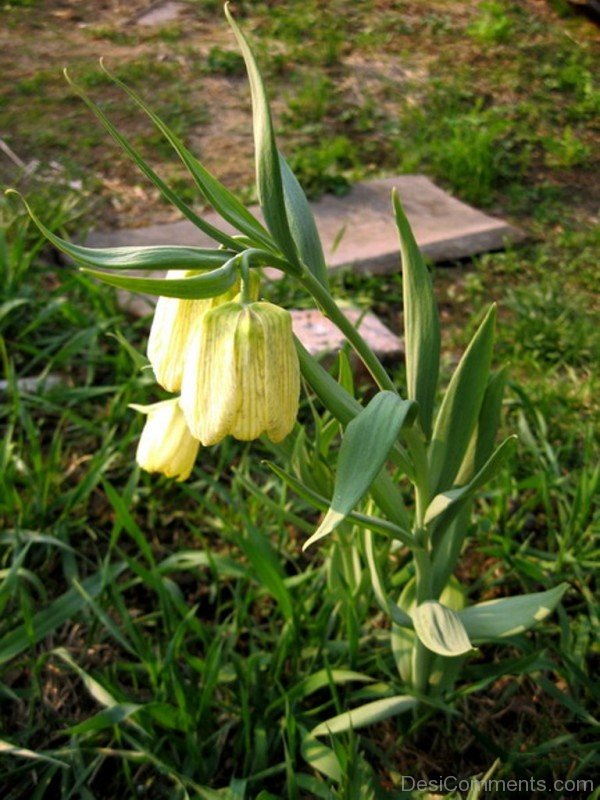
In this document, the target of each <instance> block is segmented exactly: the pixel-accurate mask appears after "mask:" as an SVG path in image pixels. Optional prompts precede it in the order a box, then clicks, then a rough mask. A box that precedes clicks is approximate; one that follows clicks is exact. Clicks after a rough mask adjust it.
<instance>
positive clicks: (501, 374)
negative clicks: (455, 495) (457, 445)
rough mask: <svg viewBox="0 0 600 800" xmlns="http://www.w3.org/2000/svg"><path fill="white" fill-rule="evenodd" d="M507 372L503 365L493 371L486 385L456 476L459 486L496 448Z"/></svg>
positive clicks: (466, 481) (467, 479) (471, 475)
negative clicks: (477, 416) (475, 421)
mask: <svg viewBox="0 0 600 800" xmlns="http://www.w3.org/2000/svg"><path fill="white" fill-rule="evenodd" d="M507 372H508V370H507V368H506V367H503V368H502V369H499V370H498V371H497V372H495V373H493V375H491V376H490V379H489V380H488V383H487V386H486V387H485V393H484V395H483V400H482V402H481V409H480V411H479V418H478V420H477V424H476V426H475V430H474V431H473V435H472V436H471V441H470V442H469V447H468V448H467V452H466V453H465V457H464V459H463V463H462V464H461V465H460V470H459V471H458V475H457V476H456V483H457V484H458V485H459V486H461V485H462V484H464V483H468V482H469V481H470V480H471V478H472V477H473V475H474V474H475V472H477V470H479V469H481V467H482V466H483V465H484V464H485V462H486V461H487V460H488V458H489V457H490V455H491V454H492V452H493V450H494V442H495V441H496V433H497V431H498V427H499V425H500V414H501V412H502V397H503V395H504V388H505V386H506V377H507Z"/></svg>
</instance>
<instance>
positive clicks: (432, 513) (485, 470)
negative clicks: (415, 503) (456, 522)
mask: <svg viewBox="0 0 600 800" xmlns="http://www.w3.org/2000/svg"><path fill="white" fill-rule="evenodd" d="M516 444H517V437H516V436H509V437H508V439H505V440H504V441H503V442H502V444H501V445H500V446H499V447H498V448H497V449H496V451H495V452H494V454H493V455H492V456H491V457H490V458H489V459H488V460H487V462H486V463H485V464H484V465H483V467H482V468H481V469H480V470H479V472H478V473H477V474H476V475H475V476H474V477H473V478H472V479H471V480H470V481H469V483H467V484H466V485H465V486H458V487H457V488H456V489H448V491H446V492H442V493H441V494H437V495H436V496H435V497H434V498H433V500H432V501H431V503H430V504H429V506H428V507H427V510H426V512H425V519H424V523H425V525H429V524H430V523H431V522H433V521H434V520H436V519H437V518H438V517H440V516H441V515H444V520H443V522H447V521H448V519H449V518H450V515H451V514H452V513H457V512H458V510H459V508H460V506H461V505H462V504H463V503H464V502H465V501H466V500H468V499H469V498H470V497H472V496H473V494H474V493H475V492H476V491H477V490H478V489H480V488H481V487H482V486H484V485H485V484H486V483H488V481H491V480H492V479H493V478H495V477H496V475H497V474H498V472H499V471H500V469H501V468H502V466H503V465H504V462H505V461H506V459H507V458H509V457H510V456H511V455H512V454H513V453H514V451H515V447H516Z"/></svg>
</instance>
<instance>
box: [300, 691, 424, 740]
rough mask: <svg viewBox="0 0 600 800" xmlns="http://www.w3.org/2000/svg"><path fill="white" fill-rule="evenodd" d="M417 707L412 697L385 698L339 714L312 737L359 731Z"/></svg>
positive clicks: (314, 729)
mask: <svg viewBox="0 0 600 800" xmlns="http://www.w3.org/2000/svg"><path fill="white" fill-rule="evenodd" d="M417 705H418V701H417V700H416V699H415V698H414V697H411V696H410V695H395V696H393V697H384V698H383V699H382V700H375V701H374V702H372V703H366V705H364V706H359V707H358V708H353V709H351V710H350V711H345V712H344V713H343V714H338V716H337V717H332V718H331V719H328V720H327V721H326V722H321V724H320V725H317V726H316V727H315V728H313V729H312V731H311V735H312V736H327V735H329V734H334V733H344V732H345V731H349V730H357V729H358V728H364V727H366V726H367V725H374V724H375V723H376V722H381V721H382V720H384V719H389V717H395V716H396V715H397V714H405V713H406V712H407V711H411V710H412V709H413V708H416V706H417Z"/></svg>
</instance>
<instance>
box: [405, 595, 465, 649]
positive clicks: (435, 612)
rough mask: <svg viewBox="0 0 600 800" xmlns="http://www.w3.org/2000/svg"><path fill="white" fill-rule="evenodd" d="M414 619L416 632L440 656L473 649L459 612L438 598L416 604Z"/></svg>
mask: <svg viewBox="0 0 600 800" xmlns="http://www.w3.org/2000/svg"><path fill="white" fill-rule="evenodd" d="M412 619H413V623H414V626H415V633H416V634H417V636H418V637H419V639H420V640H421V641H422V642H423V644H424V645H425V647H427V648H428V649H429V650H431V651H432V652H434V653H437V654H438V655H440V656H449V657H453V656H460V655H463V654H464V653H469V652H471V650H472V649H473V645H472V644H471V642H470V641H469V636H468V634H467V631H466V630H465V627H464V625H463V623H462V622H461V621H460V619H459V617H458V615H457V613H456V612H455V611H452V610H451V609H450V608H447V607H446V606H443V605H442V604H441V603H438V602H437V600H426V601H425V602H424V603H421V604H420V605H418V606H416V608H415V609H414V610H413V612H412Z"/></svg>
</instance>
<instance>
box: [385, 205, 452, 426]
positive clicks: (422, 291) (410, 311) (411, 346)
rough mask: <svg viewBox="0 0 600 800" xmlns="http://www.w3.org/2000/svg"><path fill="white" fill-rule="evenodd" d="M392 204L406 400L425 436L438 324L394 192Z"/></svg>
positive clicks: (431, 403) (426, 280)
mask: <svg viewBox="0 0 600 800" xmlns="http://www.w3.org/2000/svg"><path fill="white" fill-rule="evenodd" d="M392 202H393V206H394V212H395V215H396V226H397V228H398V233H399V235H400V254H401V260H402V294H403V297H404V338H405V342H406V356H405V358H406V382H407V388H408V397H409V398H410V399H411V400H416V401H417V403H418V404H419V417H420V420H421V425H422V428H423V431H424V432H425V435H426V436H427V437H429V435H430V433H431V420H432V417H433V407H434V403H435V394H436V388H437V380H438V372H439V364H440V321H439V315H438V310H437V305H436V302H435V295H434V293H433V287H432V284H431V277H430V275H429V271H428V270H427V267H426V266H425V262H424V260H423V256H422V255H421V251H420V250H419V247H418V245H417V243H416V241H415V237H414V235H413V232H412V230H411V227H410V224H409V222H408V220H407V218H406V215H405V214H404V211H403V209H402V206H401V204H400V200H399V198H398V194H397V192H396V190H394V192H393V193H392Z"/></svg>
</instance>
